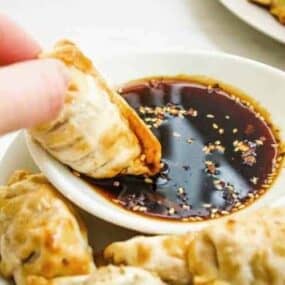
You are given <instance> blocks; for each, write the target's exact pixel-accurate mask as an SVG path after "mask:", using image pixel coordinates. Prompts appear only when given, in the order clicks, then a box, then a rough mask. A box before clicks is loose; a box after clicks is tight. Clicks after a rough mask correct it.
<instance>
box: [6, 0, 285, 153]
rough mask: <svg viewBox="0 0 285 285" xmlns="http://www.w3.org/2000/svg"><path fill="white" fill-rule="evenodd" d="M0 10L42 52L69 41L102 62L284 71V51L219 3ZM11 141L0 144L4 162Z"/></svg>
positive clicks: (107, 0)
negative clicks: (215, 63) (219, 64)
mask: <svg viewBox="0 0 285 285" xmlns="http://www.w3.org/2000/svg"><path fill="white" fill-rule="evenodd" d="M0 7H1V11H4V12H5V13H7V14H9V15H10V16H11V17H13V18H14V19H16V20H17V21H18V22H20V23H21V24H22V25H23V26H24V27H25V28H26V29H27V30H29V31H30V32H31V33H32V34H33V35H34V36H35V37H36V38H37V39H38V40H39V41H40V42H41V43H42V45H43V46H51V45H52V44H53V43H54V42H55V41H56V40H58V39H61V38H64V37H68V38H70V39H72V40H74V41H76V42H79V43H80V45H81V46H82V48H83V49H84V50H86V53H88V51H91V50H92V53H93V54H95V52H96V53H97V54H98V56H99V55H100V54H106V53H109V54H112V53H115V52H120V51H125V50H130V49H148V50H150V49H158V48H177V49H182V50H190V49H200V50H218V51H223V52H227V53H232V54H237V55H240V56H244V57H248V58H251V59H254V60H258V61H261V62H264V63H266V64H269V65H272V66H274V67H277V68H279V69H282V70H285V45H282V44H280V43H278V42H276V41H275V40H273V39H271V38H269V37H267V36H265V35H263V34H262V33H260V32H258V31H256V30H254V29H253V28H251V27H250V26H248V25H247V24H245V23H243V22H242V21H241V20H239V19H238V18H237V17H235V16H234V15H233V14H231V13H230V12H229V11H228V10H226V9H225V8H224V7H223V6H222V5H221V4H220V3H219V1H218V0H82V1H78V0H57V1H56V0H40V1H39V0H29V1H27V0H9V1H7V0H0ZM12 138H13V135H6V136H4V137H2V138H0V157H1V155H3V153H4V152H5V150H6V148H7V146H8V145H9V143H10V142H11V140H12Z"/></svg>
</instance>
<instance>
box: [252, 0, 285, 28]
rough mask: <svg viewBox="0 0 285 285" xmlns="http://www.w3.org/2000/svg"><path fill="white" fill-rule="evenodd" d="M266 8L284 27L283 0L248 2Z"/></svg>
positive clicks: (284, 0) (254, 0) (284, 3)
mask: <svg viewBox="0 0 285 285" xmlns="http://www.w3.org/2000/svg"><path fill="white" fill-rule="evenodd" d="M250 1H251V2H254V3H257V4H259V5H262V6H265V7H267V8H268V9H269V10H270V12H271V14H273V15H274V16H275V17H276V18H277V19H278V20H279V22H280V23H281V24H283V25H285V0H250Z"/></svg>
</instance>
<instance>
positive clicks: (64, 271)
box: [0, 171, 95, 285]
mask: <svg viewBox="0 0 285 285" xmlns="http://www.w3.org/2000/svg"><path fill="white" fill-rule="evenodd" d="M0 241H1V242H0V256H1V259H0V273H1V275H3V276H4V277H6V278H14V280H15V282H16V284H17V285H64V284H80V283H78V282H79V281H83V280H85V279H86V278H85V276H88V275H89V274H90V273H92V272H93V271H94V267H95V265H94V263H93V258H92V253H91V249H90V247H89V245H88V241H87V233H86V229H85V226H84V224H83V223H82V221H81V220H80V218H79V217H78V216H77V214H76V212H75V211H74V209H73V207H72V205H71V204H69V203H68V202H67V201H66V200H65V199H64V198H63V197H62V196H61V195H60V194H58V193H57V191H56V190H55V189H54V188H53V186H52V185H51V184H50V183H49V182H48V181H47V179H46V178H45V177H44V176H43V175H42V174H29V173H27V172H25V171H17V172H16V173H15V174H14V175H13V176H12V177H11V179H10V181H9V182H8V185H7V186H1V187H0ZM67 281H68V282H67Z"/></svg>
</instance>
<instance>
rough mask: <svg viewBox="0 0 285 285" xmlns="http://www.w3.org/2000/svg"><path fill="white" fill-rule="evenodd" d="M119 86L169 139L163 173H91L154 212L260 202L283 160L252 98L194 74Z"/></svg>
mask: <svg viewBox="0 0 285 285" xmlns="http://www.w3.org/2000/svg"><path fill="white" fill-rule="evenodd" d="M119 93H120V94H121V95H122V96H123V97H124V98H125V99H126V100H127V102H128V103H129V104H130V105H131V106H132V107H133V108H134V109H135V110H136V111H137V113H138V114H139V116H140V117H141V118H142V119H143V120H144V121H145V123H146V124H147V125H148V127H149V128H151V130H152V131H153V133H154V134H155V135H156V136H157V138H158V139H159V141H160V143H161V145H162V157H163V158H162V170H161V172H160V174H159V175H157V176H156V177H134V176H121V177H116V178H114V179H104V180H96V181H95V180H91V179H88V178H87V180H88V182H90V183H92V184H95V185H96V188H97V189H100V191H101V193H102V195H104V196H105V197H106V198H107V199H110V200H112V201H113V202H114V203H116V204H118V205H119V206H121V207H123V208H125V209H127V210H130V211H134V212H136V213H139V214H142V215H146V216H149V217H156V218H163V219H170V220H176V221H177V220H181V221H200V220H204V219H209V218H216V217H219V216H223V215H227V214H230V213H232V212H234V211H237V210H240V209H242V208H244V207H246V206H247V205H249V204H250V203H252V202H254V201H255V200H256V199H257V198H258V197H260V195H262V194H263V193H264V192H265V191H266V189H268V188H269V187H270V185H271V184H272V182H273V180H274V177H275V175H276V173H277V170H278V165H279V164H278V161H279V162H280V148H279V143H280V142H279V140H278V137H277V135H276V133H275V131H274V128H273V126H272V124H271V123H270V122H269V121H268V120H267V119H266V118H265V117H264V116H263V115H262V114H261V113H260V112H259V109H258V106H255V105H254V104H253V103H252V102H251V101H250V99H248V100H246V99H245V98H244V97H242V98H241V97H240V96H238V94H233V93H231V92H229V91H226V90H225V89H223V88H222V87H221V86H220V85H219V84H218V83H217V84H213V82H212V83H211V84H205V82H203V83H199V82H197V81H193V80H192V79H191V78H189V79H187V78H185V77H184V78H182V79H181V78H152V79H144V80H141V81H136V82H133V83H130V84H127V85H126V86H125V87H123V88H121V89H120V90H119Z"/></svg>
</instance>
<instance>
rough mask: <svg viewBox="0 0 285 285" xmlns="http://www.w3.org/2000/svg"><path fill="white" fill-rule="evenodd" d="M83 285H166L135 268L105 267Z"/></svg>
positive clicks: (151, 275)
mask: <svg viewBox="0 0 285 285" xmlns="http://www.w3.org/2000/svg"><path fill="white" fill-rule="evenodd" d="M85 285H166V284H165V283H164V282H162V281H161V280H160V279H159V278H158V277H157V276H155V275H153V274H151V273H149V272H147V271H145V270H143V269H141V268H137V267H130V266H112V265H109V266H105V267H101V268H99V269H98V270H96V272H95V273H94V274H93V276H91V278H90V279H89V280H88V281H87V282H86V284H85Z"/></svg>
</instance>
